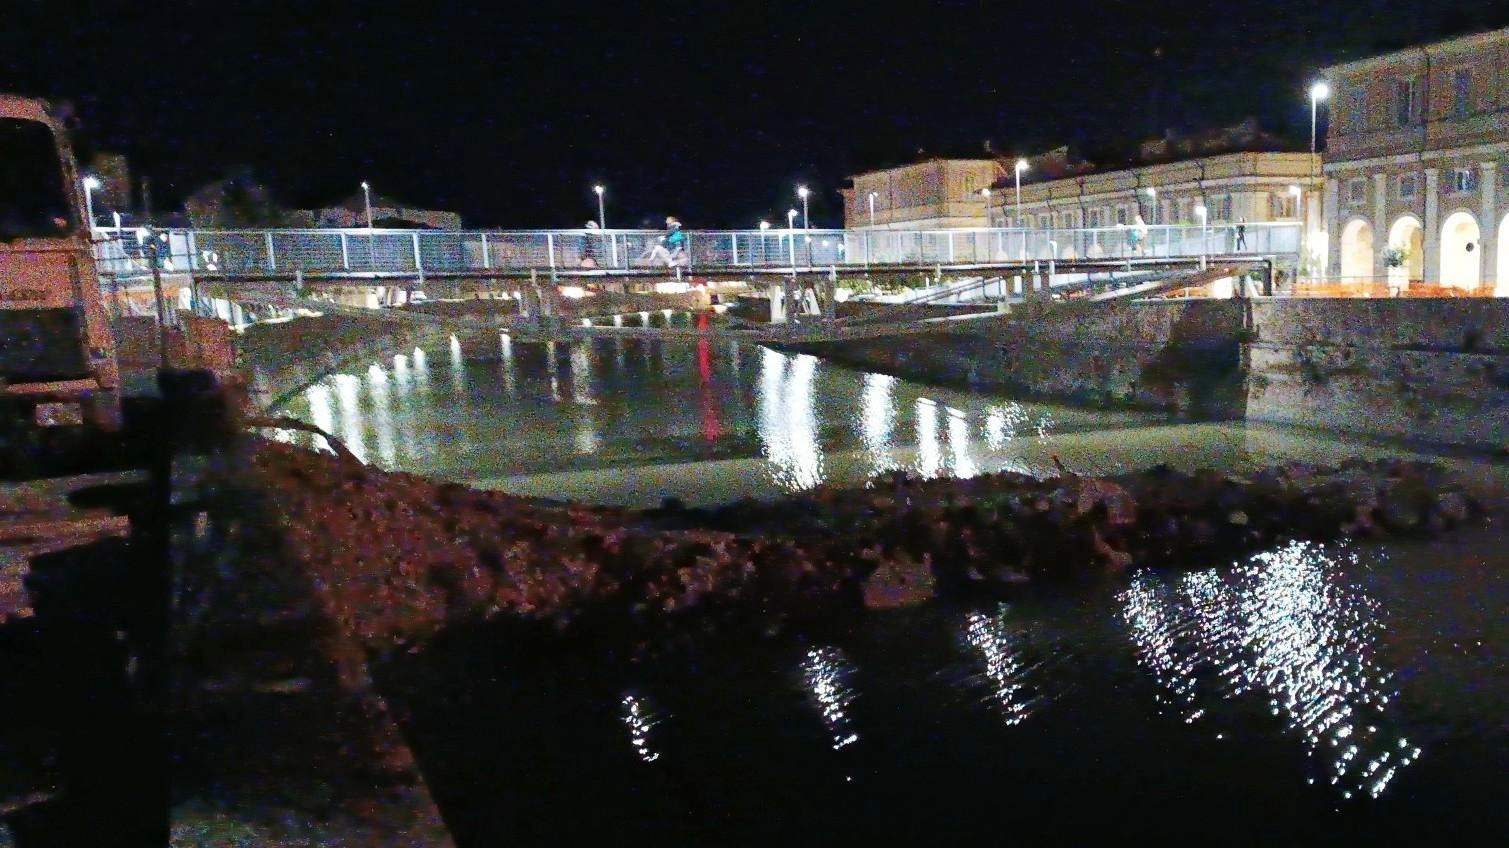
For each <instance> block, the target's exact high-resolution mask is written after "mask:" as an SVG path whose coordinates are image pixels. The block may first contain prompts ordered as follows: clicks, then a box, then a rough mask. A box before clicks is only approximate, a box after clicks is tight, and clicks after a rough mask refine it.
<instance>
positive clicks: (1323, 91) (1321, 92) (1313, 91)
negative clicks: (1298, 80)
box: [1310, 82, 1331, 156]
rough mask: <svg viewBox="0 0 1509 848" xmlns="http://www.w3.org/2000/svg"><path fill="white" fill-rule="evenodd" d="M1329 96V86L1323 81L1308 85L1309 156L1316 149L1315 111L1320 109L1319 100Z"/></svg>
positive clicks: (1313, 153) (1312, 154)
mask: <svg viewBox="0 0 1509 848" xmlns="http://www.w3.org/2000/svg"><path fill="white" fill-rule="evenodd" d="M1330 96H1331V86H1329V85H1327V84H1326V83H1324V82H1317V83H1316V84H1314V85H1312V86H1310V155H1311V156H1314V155H1315V150H1316V137H1315V118H1316V113H1317V112H1318V111H1319V109H1320V101H1322V100H1325V99H1326V98H1327V97H1330Z"/></svg>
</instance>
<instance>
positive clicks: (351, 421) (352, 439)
mask: <svg viewBox="0 0 1509 848" xmlns="http://www.w3.org/2000/svg"><path fill="white" fill-rule="evenodd" d="M333 379H334V380H335V394H336V398H337V399H338V401H339V404H340V410H341V435H340V438H341V441H343V442H345V443H346V447H347V448H348V449H350V451H351V453H352V454H354V455H355V456H356V458H357V459H359V460H361V461H362V462H366V461H367V441H366V438H365V434H364V433H363V432H362V428H363V424H364V423H365V422H364V421H362V407H361V387H362V381H361V379H360V378H358V377H356V376H353V375H351V374H336V375H335V376H334V378H333Z"/></svg>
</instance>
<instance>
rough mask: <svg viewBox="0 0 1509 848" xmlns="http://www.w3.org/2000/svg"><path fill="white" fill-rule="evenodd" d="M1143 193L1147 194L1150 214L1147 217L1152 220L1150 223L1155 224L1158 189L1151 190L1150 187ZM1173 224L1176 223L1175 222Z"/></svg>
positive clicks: (1156, 221)
mask: <svg viewBox="0 0 1509 848" xmlns="http://www.w3.org/2000/svg"><path fill="white" fill-rule="evenodd" d="M1145 191H1146V192H1147V197H1148V201H1147V202H1148V212H1149V213H1151V214H1150V215H1149V217H1150V218H1152V219H1153V221H1152V222H1153V223H1154V224H1156V223H1158V189H1156V188H1153V187H1152V186H1148V187H1147V188H1146V189H1145ZM1175 223H1178V222H1177V221H1175Z"/></svg>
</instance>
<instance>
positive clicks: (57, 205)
mask: <svg viewBox="0 0 1509 848" xmlns="http://www.w3.org/2000/svg"><path fill="white" fill-rule="evenodd" d="M72 217H73V216H72V215H71V214H70V213H69V204H68V191H67V189H66V187H65V185H64V177H63V162H62V159H61V157H60V156H59V155H58V147H57V143H56V141H55V140H54V139H53V137H52V130H51V129H50V128H49V127H48V126H47V125H46V124H43V123H40V122H38V121H28V120H24V119H18V118H0V240H5V241H9V240H11V239H16V238H36V237H47V236H59V235H63V234H65V233H67V232H68V230H69V228H70V219H71V218H72Z"/></svg>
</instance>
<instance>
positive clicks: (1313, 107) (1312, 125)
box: [1310, 94, 1319, 171]
mask: <svg viewBox="0 0 1509 848" xmlns="http://www.w3.org/2000/svg"><path fill="white" fill-rule="evenodd" d="M1318 102H1319V101H1318V99H1317V98H1316V97H1315V95H1314V94H1311V95H1310V156H1311V157H1314V156H1315V110H1316V105H1317V103H1318ZM1312 171H1313V168H1312Z"/></svg>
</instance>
